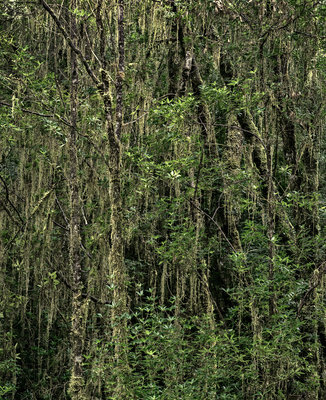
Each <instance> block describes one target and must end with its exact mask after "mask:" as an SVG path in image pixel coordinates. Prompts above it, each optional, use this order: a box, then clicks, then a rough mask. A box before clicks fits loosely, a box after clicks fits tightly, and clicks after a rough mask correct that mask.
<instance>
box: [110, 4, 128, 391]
mask: <svg viewBox="0 0 326 400" xmlns="http://www.w3.org/2000/svg"><path fill="white" fill-rule="evenodd" d="M118 53H119V59H118V73H117V79H116V125H115V128H114V126H113V118H112V111H111V103H110V99H109V95H108V94H107V95H105V96H104V100H105V105H106V116H107V130H108V132H107V133H108V139H109V146H110V149H109V170H110V175H109V185H110V188H109V198H110V205H111V218H110V225H111V248H110V254H109V266H110V275H111V277H112V283H113V287H114V290H113V307H112V326H113V331H112V340H113V343H114V358H115V371H114V374H115V376H116V387H115V390H114V392H115V398H117V399H122V398H126V396H127V394H126V386H125V385H124V376H125V374H126V371H127V370H128V363H127V320H126V318H124V315H125V314H126V311H127V288H126V280H127V279H126V278H127V273H126V268H125V264H124V249H123V234H122V226H123V223H122V222H123V221H122V220H123V216H122V199H121V141H120V138H121V131H122V123H123V81H124V69H125V66H124V63H125V61H124V58H125V56H124V1H123V0H119V2H118Z"/></svg>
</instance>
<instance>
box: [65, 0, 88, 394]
mask: <svg viewBox="0 0 326 400" xmlns="http://www.w3.org/2000/svg"><path fill="white" fill-rule="evenodd" d="M71 6H72V8H73V9H74V8H75V7H76V3H75V1H73V2H72V4H71ZM70 37H71V40H72V42H73V43H76V20H75V17H74V16H71V25H70ZM70 68H71V84H70V115H71V120H70V122H71V129H70V138H69V150H68V151H69V163H70V169H69V189H70V253H69V255H70V264H71V269H72V279H73V280H72V287H73V298H72V316H71V346H72V349H71V357H72V370H71V378H70V382H69V393H70V396H71V398H72V400H82V399H86V397H85V395H84V386H85V382H84V378H83V368H82V363H83V336H84V335H83V311H82V306H83V304H82V303H83V300H82V288H83V283H82V276H81V274H82V267H81V257H80V219H81V217H80V209H81V204H80V183H79V178H78V150H77V129H76V128H77V107H78V105H77V91H78V66H77V57H76V54H75V52H74V51H71V56H70Z"/></svg>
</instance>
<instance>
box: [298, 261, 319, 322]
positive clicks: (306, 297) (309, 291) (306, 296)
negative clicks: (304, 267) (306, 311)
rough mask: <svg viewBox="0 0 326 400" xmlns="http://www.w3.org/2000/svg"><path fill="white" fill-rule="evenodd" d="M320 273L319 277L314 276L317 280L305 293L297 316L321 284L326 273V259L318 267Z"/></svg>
mask: <svg viewBox="0 0 326 400" xmlns="http://www.w3.org/2000/svg"><path fill="white" fill-rule="evenodd" d="M317 270H318V274H317V277H316V278H315V279H314V277H313V278H312V279H311V281H312V280H314V281H315V283H312V284H311V285H310V287H309V289H308V290H307V291H306V293H305V294H304V296H303V297H302V299H301V301H300V303H299V305H298V311H297V317H299V315H300V313H301V311H302V308H303V306H304V304H305V303H306V301H307V300H308V298H309V297H310V295H311V293H312V292H313V291H314V290H315V289H316V288H317V286H318V285H319V284H320V281H321V278H322V277H323V275H324V274H325V273H326V261H324V262H323V263H322V264H321V265H320V266H319V267H318V268H317Z"/></svg>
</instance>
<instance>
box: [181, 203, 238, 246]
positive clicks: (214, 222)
mask: <svg viewBox="0 0 326 400" xmlns="http://www.w3.org/2000/svg"><path fill="white" fill-rule="evenodd" d="M188 201H190V203H191V204H192V205H193V206H194V207H195V208H197V210H198V211H200V212H201V213H203V214H204V215H205V216H206V217H207V218H208V219H209V220H210V221H212V222H213V224H214V225H215V226H217V228H218V229H219V231H220V232H221V234H222V236H223V237H224V239H225V240H226V242H227V243H228V245H229V246H230V247H231V249H232V250H233V252H234V253H237V251H236V249H235V248H234V247H233V245H232V243H231V242H230V241H229V239H228V238H227V236H226V234H225V233H224V231H223V229H222V228H221V227H220V225H219V224H218V223H217V222H216V221H215V220H214V219H213V218H212V217H211V216H210V215H209V214H207V212H206V211H204V210H203V209H201V208H200V207H198V206H197V205H196V204H195V203H194V202H193V201H192V199H190V200H188Z"/></svg>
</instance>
